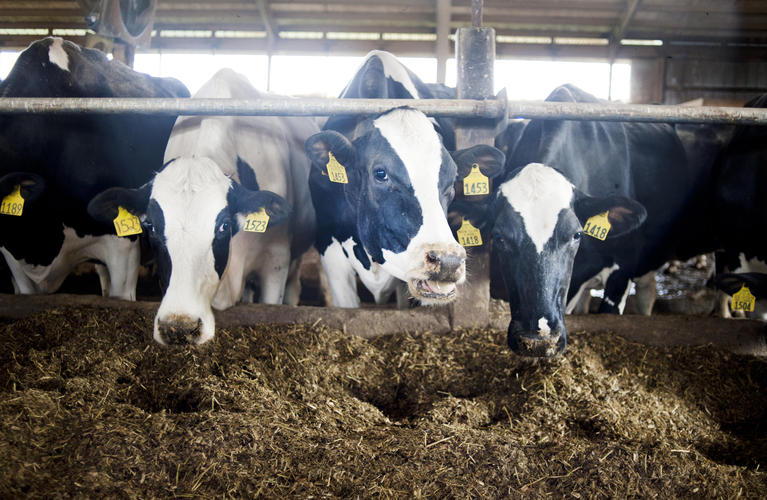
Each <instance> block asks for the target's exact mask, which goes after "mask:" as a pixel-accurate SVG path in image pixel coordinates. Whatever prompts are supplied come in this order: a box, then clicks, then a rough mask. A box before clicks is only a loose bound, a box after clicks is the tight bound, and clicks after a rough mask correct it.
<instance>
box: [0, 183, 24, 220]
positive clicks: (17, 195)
mask: <svg viewBox="0 0 767 500" xmlns="http://www.w3.org/2000/svg"><path fill="white" fill-rule="evenodd" d="M23 211H24V198H22V197H21V186H16V187H15V188H14V189H13V192H12V193H11V194H9V195H8V196H6V197H5V198H3V203H2V205H0V214H3V215H15V216H17V217H18V216H20V215H21V212H23Z"/></svg>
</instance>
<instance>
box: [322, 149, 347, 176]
mask: <svg viewBox="0 0 767 500" xmlns="http://www.w3.org/2000/svg"><path fill="white" fill-rule="evenodd" d="M325 168H326V169H327V171H328V179H330V182H335V183H337V184H349V179H348V177H346V168H344V166H343V165H341V164H340V163H338V160H336V157H335V156H333V153H330V152H328V164H327V165H326V166H325Z"/></svg>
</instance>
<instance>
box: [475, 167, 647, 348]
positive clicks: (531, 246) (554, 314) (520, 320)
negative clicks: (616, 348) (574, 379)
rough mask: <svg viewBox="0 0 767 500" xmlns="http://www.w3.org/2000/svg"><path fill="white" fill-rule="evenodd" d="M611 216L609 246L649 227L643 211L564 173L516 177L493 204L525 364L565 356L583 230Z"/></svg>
mask: <svg viewBox="0 0 767 500" xmlns="http://www.w3.org/2000/svg"><path fill="white" fill-rule="evenodd" d="M603 212H608V220H609V222H610V223H611V225H612V228H611V229H610V231H609V233H608V234H607V238H615V237H617V236H620V235H623V234H626V233H628V232H630V231H632V230H634V229H635V228H637V227H638V226H639V225H641V224H642V222H643V221H644V219H645V217H646V211H645V209H644V207H643V206H642V205H641V204H639V203H637V202H636V201H633V200H631V199H628V198H624V197H620V196H607V197H594V196H589V195H587V194H586V193H583V192H581V191H580V190H578V189H577V188H575V187H574V186H573V184H572V183H571V182H570V181H569V180H568V179H567V178H565V176H564V175H562V174H561V173H560V172H559V171H557V170H555V169H553V168H551V167H548V166H546V165H542V164H540V163H531V164H529V165H527V166H525V167H522V168H520V169H518V170H516V171H514V172H512V173H511V174H510V175H509V177H507V179H506V180H505V182H503V183H502V184H501V185H500V186H499V187H498V190H497V192H496V195H495V198H494V200H493V204H492V209H491V211H490V213H491V214H492V215H491V217H492V219H491V220H490V223H491V224H492V238H493V250H494V252H497V253H498V256H499V257H500V258H499V259H498V260H499V262H504V263H505V265H504V269H503V274H504V280H505V281H506V287H507V289H508V292H509V303H510V308H511V323H510V324H509V330H508V338H507V340H508V344H509V347H510V348H511V349H512V350H513V351H514V352H515V353H517V354H520V355H523V356H537V357H550V356H554V355H557V354H560V353H562V352H563V351H564V349H565V346H566V343H567V336H566V331H565V323H564V310H565V301H566V299H567V292H568V289H569V285H570V277H571V274H572V269H573V261H574V259H575V254H576V252H577V251H578V248H579V246H580V242H581V237H582V234H583V225H584V224H585V223H586V221H587V220H588V219H589V218H590V217H592V216H594V215H597V214H600V213H603Z"/></svg>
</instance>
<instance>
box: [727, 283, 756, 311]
mask: <svg viewBox="0 0 767 500" xmlns="http://www.w3.org/2000/svg"><path fill="white" fill-rule="evenodd" d="M755 303H756V297H755V296H754V294H753V293H751V290H749V289H748V287H747V286H746V285H741V287H740V290H738V291H737V292H736V293H735V295H733V296H732V310H733V311H749V312H753V311H754V304H755Z"/></svg>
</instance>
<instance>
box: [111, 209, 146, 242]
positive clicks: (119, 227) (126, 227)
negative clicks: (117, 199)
mask: <svg viewBox="0 0 767 500" xmlns="http://www.w3.org/2000/svg"><path fill="white" fill-rule="evenodd" d="M113 222H114V224H115V231H116V232H117V236H131V235H134V234H141V221H140V220H139V218H138V217H136V216H135V215H133V214H132V213H130V212H128V211H127V210H125V209H124V208H123V207H117V217H115V218H114V221H113Z"/></svg>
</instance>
